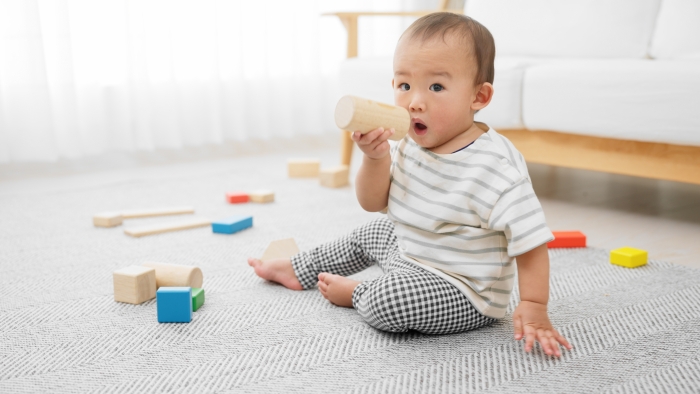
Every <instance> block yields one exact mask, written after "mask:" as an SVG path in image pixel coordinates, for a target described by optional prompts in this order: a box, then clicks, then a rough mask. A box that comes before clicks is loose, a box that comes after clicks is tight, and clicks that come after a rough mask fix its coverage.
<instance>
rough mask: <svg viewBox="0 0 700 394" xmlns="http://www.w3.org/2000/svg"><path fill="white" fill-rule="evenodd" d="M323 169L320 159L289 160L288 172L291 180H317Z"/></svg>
mask: <svg viewBox="0 0 700 394" xmlns="http://www.w3.org/2000/svg"><path fill="white" fill-rule="evenodd" d="M320 168H321V161H320V160H318V159H289V161H288V162H287V171H288V173H289V177H290V178H315V177H317V176H318V171H319V169H320Z"/></svg>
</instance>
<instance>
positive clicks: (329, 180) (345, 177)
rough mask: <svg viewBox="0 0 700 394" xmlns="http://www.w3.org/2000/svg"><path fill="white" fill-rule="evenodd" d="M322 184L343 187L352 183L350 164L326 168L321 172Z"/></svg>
mask: <svg viewBox="0 0 700 394" xmlns="http://www.w3.org/2000/svg"><path fill="white" fill-rule="evenodd" d="M319 179H320V181H321V186H325V187H342V186H346V185H348V184H349V183H350V169H349V168H348V166H337V167H332V168H324V169H323V170H321V173H320V174H319Z"/></svg>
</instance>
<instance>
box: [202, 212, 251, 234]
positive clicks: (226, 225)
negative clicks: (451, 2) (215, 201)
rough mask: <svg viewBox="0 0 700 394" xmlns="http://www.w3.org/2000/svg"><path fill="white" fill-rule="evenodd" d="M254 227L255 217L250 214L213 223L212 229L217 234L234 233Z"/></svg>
mask: <svg viewBox="0 0 700 394" xmlns="http://www.w3.org/2000/svg"><path fill="white" fill-rule="evenodd" d="M249 227H253V217H252V216H250V215H236V216H231V217H228V218H226V219H221V220H217V221H214V222H212V223H211V229H212V231H213V232H215V233H217V234H233V233H235V232H238V231H241V230H244V229H247V228H249Z"/></svg>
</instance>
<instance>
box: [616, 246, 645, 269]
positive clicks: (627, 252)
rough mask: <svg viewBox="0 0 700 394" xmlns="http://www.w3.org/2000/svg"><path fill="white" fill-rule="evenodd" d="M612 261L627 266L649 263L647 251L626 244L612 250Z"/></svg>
mask: <svg viewBox="0 0 700 394" xmlns="http://www.w3.org/2000/svg"><path fill="white" fill-rule="evenodd" d="M610 262H611V263H612V264H616V265H621V266H623V267H627V268H637V267H641V266H643V265H645V264H646V263H647V251H646V250H641V249H635V248H630V247H629V246H625V247H624V248H620V249H615V250H613V251H611V252H610Z"/></svg>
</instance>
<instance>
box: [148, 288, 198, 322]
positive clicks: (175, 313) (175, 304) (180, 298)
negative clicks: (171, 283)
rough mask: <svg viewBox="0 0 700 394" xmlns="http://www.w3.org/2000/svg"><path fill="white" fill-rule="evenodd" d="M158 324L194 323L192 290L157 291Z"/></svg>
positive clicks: (167, 289) (163, 289)
mask: <svg viewBox="0 0 700 394" xmlns="http://www.w3.org/2000/svg"><path fill="white" fill-rule="evenodd" d="M156 305H157V308H156V309H157V311H158V323H189V322H191V321H192V288H191V287H161V288H160V289H158V291H156Z"/></svg>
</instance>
